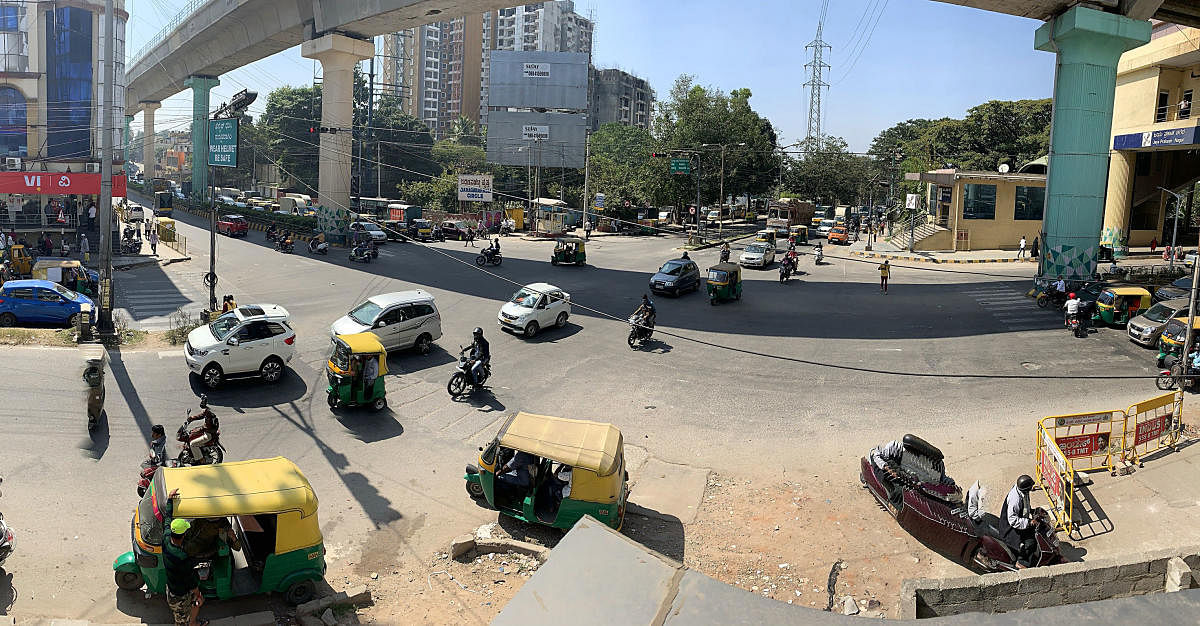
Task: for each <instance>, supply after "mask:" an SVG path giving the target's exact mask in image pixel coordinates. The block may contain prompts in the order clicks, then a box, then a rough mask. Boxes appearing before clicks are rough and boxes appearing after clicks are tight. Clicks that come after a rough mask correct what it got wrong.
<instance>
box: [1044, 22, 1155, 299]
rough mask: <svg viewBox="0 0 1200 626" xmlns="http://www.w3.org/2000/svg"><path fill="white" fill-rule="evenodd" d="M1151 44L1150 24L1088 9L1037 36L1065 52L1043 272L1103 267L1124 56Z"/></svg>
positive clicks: (1073, 274) (1076, 274) (1083, 274)
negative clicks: (1099, 257)
mask: <svg viewBox="0 0 1200 626" xmlns="http://www.w3.org/2000/svg"><path fill="white" fill-rule="evenodd" d="M1148 41H1150V22H1148V21H1146V20H1134V19H1130V18H1127V17H1124V16H1121V15H1115V14H1112V13H1103V12H1101V11H1097V10H1095V9H1089V8H1085V7H1081V6H1074V7H1071V8H1070V9H1069V10H1067V11H1066V12H1065V13H1063V14H1062V15H1059V16H1058V17H1056V18H1054V19H1052V20H1050V21H1049V22H1046V23H1045V24H1043V25H1042V26H1041V28H1038V29H1037V33H1036V34H1035V35H1034V47H1035V48H1037V49H1038V50H1044V51H1047V52H1054V53H1056V54H1057V56H1058V59H1057V63H1058V66H1057V69H1056V71H1055V81H1054V116H1053V120H1054V121H1053V125H1052V127H1051V128H1050V160H1049V168H1048V169H1047V174H1046V214H1045V220H1044V222H1043V230H1044V231H1045V233H1046V234H1045V243H1044V244H1042V245H1043V248H1042V249H1043V251H1044V252H1045V254H1043V255H1041V257H1040V261H1039V263H1040V265H1039V273H1040V274H1041V275H1042V276H1058V275H1060V274H1061V275H1063V276H1065V277H1067V278H1074V279H1088V278H1090V277H1091V276H1092V274H1093V273H1094V272H1095V270H1096V253H1097V252H1098V248H1099V243H1100V226H1101V222H1102V219H1103V216H1104V195H1105V194H1104V192H1105V176H1104V172H1105V168H1106V166H1107V165H1108V163H1107V161H1108V153H1109V150H1110V146H1109V140H1110V138H1111V135H1110V134H1109V132H1110V130H1111V128H1112V113H1113V98H1114V94H1115V89H1116V81H1117V61H1118V60H1120V58H1121V54H1122V53H1123V52H1125V51H1126V50H1130V49H1132V48H1135V47H1137V46H1140V45H1142V44H1144V43H1146V42H1148Z"/></svg>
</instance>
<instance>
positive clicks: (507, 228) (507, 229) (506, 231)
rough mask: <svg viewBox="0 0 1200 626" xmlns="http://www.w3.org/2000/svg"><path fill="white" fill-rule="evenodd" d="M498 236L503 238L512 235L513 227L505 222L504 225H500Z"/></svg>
mask: <svg viewBox="0 0 1200 626" xmlns="http://www.w3.org/2000/svg"><path fill="white" fill-rule="evenodd" d="M500 234H501V235H503V236H505V237H507V236H508V235H511V234H513V227H512V226H511V225H510V224H508V223H507V222H505V223H504V224H501V225H500Z"/></svg>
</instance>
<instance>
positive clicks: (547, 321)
mask: <svg viewBox="0 0 1200 626" xmlns="http://www.w3.org/2000/svg"><path fill="white" fill-rule="evenodd" d="M569 317H571V294H569V293H567V292H565V291H563V290H562V289H559V288H558V287H555V286H554V285H551V284H549V283H531V284H528V285H525V286H524V287H521V288H520V289H518V290H517V293H515V294H513V297H512V299H511V300H509V301H508V302H505V303H504V306H502V307H500V312H499V313H498V314H497V315H496V322H497V323H498V324H500V327H501V328H507V329H509V330H511V331H513V332H519V333H524V334H525V337H527V338H528V337H533V336H534V335H536V334H538V331H539V330H541V329H543V328H546V327H549V326H554V327H556V328H562V327H563V326H566V325H567V319H568V318H569Z"/></svg>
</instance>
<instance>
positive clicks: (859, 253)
mask: <svg viewBox="0 0 1200 626" xmlns="http://www.w3.org/2000/svg"><path fill="white" fill-rule="evenodd" d="M850 254H852V255H854V256H861V257H865V258H868V259H891V260H893V261H912V262H914V263H937V264H947V263H960V264H961V263H1023V262H1030V261H1027V260H1026V259H1014V258H1011V257H1005V258H1002V259H1001V258H995V259H930V258H925V257H911V256H902V255H899V254H889V253H887V252H864V251H862V250H851V251H850Z"/></svg>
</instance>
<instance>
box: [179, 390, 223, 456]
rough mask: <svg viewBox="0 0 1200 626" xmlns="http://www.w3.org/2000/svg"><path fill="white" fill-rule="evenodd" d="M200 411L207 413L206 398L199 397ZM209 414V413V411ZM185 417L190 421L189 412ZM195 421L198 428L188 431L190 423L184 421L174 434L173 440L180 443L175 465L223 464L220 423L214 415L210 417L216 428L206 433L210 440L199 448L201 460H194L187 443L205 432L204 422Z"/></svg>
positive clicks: (201, 420) (190, 414) (202, 420)
mask: <svg viewBox="0 0 1200 626" xmlns="http://www.w3.org/2000/svg"><path fill="white" fill-rule="evenodd" d="M200 411H201V413H203V412H205V411H209V409H208V397H207V396H204V395H201V396H200ZM209 412H210V413H211V411H209ZM187 417H188V419H191V417H192V412H191V410H189V411H188V413H187ZM196 421H198V423H199V426H197V427H196V428H191V429H189V428H188V426H189V424H190V423H191V422H189V421H187V420H185V421H184V422H183V425H182V426H180V427H179V430H178V431H176V433H175V439H176V441H178V442H179V443H180V446H179V447H180V448H181V450H180V452H179V457H178V458H177V459H176V463H177V464H178V465H180V466H184V467H186V466H189V465H209V464H213V463H221V462H223V461H224V460H225V446H223V445H221V423H220V421H219V420H218V419H217V417H216V416H215V415H214V416H212V421H213V423H214V425H215V426H216V428H214V429H212V430H208V431H207V432H208V434H209V435H211V439H209V441H208V443H206V444H204V445H203V446H201V447H200V456H201V458H199V459H196V458H194V457H193V456H192V447H191V446H190V445H189V443H190V442H191V441H192V440H193V439H195V438H197V437H199V436H200V435H202V434H204V433H205V432H206V426H205V422H206V420H204V419H200V420H196Z"/></svg>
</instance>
